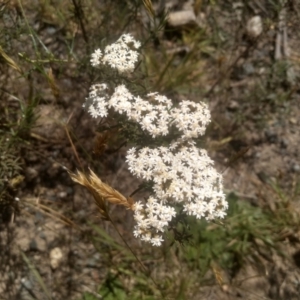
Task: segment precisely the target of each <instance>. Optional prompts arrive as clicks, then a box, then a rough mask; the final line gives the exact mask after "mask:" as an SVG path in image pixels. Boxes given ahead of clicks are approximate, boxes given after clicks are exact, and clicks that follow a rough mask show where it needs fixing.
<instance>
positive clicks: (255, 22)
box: [246, 16, 263, 38]
mask: <svg viewBox="0 0 300 300" xmlns="http://www.w3.org/2000/svg"><path fill="white" fill-rule="evenodd" d="M246 30H247V34H248V35H249V36H250V37H251V38H256V37H258V36H259V35H260V34H261V33H262V31H263V24H262V20H261V17H260V16H255V17H252V18H251V19H250V20H248V22H247V26H246Z"/></svg>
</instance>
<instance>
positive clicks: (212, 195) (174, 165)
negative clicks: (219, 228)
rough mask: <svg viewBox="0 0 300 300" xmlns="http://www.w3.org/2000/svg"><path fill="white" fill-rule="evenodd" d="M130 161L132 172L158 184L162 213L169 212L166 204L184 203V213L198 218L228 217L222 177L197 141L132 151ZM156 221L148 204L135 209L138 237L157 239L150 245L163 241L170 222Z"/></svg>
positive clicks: (129, 155)
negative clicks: (153, 221)
mask: <svg viewBox="0 0 300 300" xmlns="http://www.w3.org/2000/svg"><path fill="white" fill-rule="evenodd" d="M184 144H186V145H184ZM126 159H127V163H128V165H129V170H130V171H131V173H133V174H134V175H135V176H137V177H140V178H143V179H145V180H150V181H153V182H154V186H153V190H154V197H155V198H156V199H159V201H160V210H162V211H164V209H166V210H169V206H167V205H166V204H171V205H172V204H174V203H182V205H183V208H184V211H185V212H186V213H187V214H188V215H193V216H195V217H196V218H198V219H200V218H205V219H206V220H213V219H215V218H224V216H225V215H226V210H227V208H228V204H227V202H226V200H225V195H224V193H223V185H222V177H221V175H220V174H219V173H218V172H217V171H216V170H215V169H214V168H213V161H212V160H211V159H210V158H209V157H208V156H207V153H206V151H205V150H203V149H198V148H197V147H196V146H195V144H194V142H192V141H188V142H185V143H183V144H182V141H181V142H175V143H173V145H171V146H170V147H158V148H154V149H151V148H148V147H145V148H142V149H140V150H136V149H135V148H132V149H130V150H129V151H128V153H127V156H126ZM171 215H172V216H173V214H171ZM152 219H153V214H152V212H149V210H148V203H147V204H146V206H145V208H144V209H142V207H141V205H140V204H139V209H136V210H135V220H136V221H137V225H136V227H135V231H134V234H135V236H139V237H141V239H142V240H145V238H147V240H148V238H149V236H153V237H155V239H154V240H151V239H150V242H151V243H152V244H153V245H154V244H155V245H156V243H157V238H158V237H159V238H160V239H162V236H160V235H159V232H160V233H161V232H163V231H164V229H165V228H166V227H164V226H167V223H166V222H164V223H163V224H164V226H163V227H157V225H156V224H157V223H152ZM160 224H162V223H160Z"/></svg>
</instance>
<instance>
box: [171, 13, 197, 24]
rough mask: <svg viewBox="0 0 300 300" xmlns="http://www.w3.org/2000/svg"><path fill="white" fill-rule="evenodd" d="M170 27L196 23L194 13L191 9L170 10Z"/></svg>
mask: <svg viewBox="0 0 300 300" xmlns="http://www.w3.org/2000/svg"><path fill="white" fill-rule="evenodd" d="M168 24H169V25H170V26H171V27H182V26H184V25H190V24H194V25H197V22H196V16H195V13H194V12H193V11H192V10H183V11H177V12H171V13H170V14H169V18H168Z"/></svg>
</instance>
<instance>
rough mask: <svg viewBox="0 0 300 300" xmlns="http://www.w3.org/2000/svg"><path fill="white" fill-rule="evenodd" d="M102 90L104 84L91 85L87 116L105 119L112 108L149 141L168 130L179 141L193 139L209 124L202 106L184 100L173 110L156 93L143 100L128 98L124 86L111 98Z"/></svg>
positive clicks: (119, 87)
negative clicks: (146, 134) (178, 136)
mask: <svg viewBox="0 0 300 300" xmlns="http://www.w3.org/2000/svg"><path fill="white" fill-rule="evenodd" d="M105 90H107V85H106V84H105V83H103V84H95V85H92V87H91V90H90V93H89V97H88V98H87V101H89V102H90V104H89V109H88V111H89V113H90V114H91V116H92V117H94V118H97V117H106V116H107V115H108V108H113V109H114V110H115V111H116V112H118V113H119V114H126V116H127V117H128V119H129V120H131V121H135V122H137V123H138V124H140V125H141V127H142V129H143V130H145V131H147V132H149V133H150V134H151V136H152V137H153V138H155V137H157V136H159V135H167V134H168V133H169V132H170V129H171V128H172V126H175V127H176V128H177V129H178V130H179V131H180V132H181V134H182V137H183V138H186V139H190V138H196V137H198V136H200V135H203V134H204V132H205V128H206V126H207V124H208V123H209V122H210V112H209V110H208V108H207V105H206V104H205V103H195V102H192V101H188V100H184V101H181V103H180V104H179V107H178V108H173V107H172V101H171V100H170V99H168V98H167V97H165V96H162V95H159V94H158V93H149V94H148V95H147V99H146V100H145V99H142V98H141V97H140V96H134V95H133V94H131V93H130V91H129V90H128V89H127V88H126V86H125V85H119V86H117V87H116V88H115V90H114V92H113V94H112V95H111V96H109V95H108V94H105ZM84 106H85V105H84Z"/></svg>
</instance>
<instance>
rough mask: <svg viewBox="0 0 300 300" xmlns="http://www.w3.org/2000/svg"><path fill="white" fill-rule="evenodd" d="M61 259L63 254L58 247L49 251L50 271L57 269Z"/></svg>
mask: <svg viewBox="0 0 300 300" xmlns="http://www.w3.org/2000/svg"><path fill="white" fill-rule="evenodd" d="M62 259H63V253H62V251H61V249H60V248H59V247H55V248H53V249H52V250H51V251H50V265H51V268H52V269H57V267H58V266H59V264H60V262H61V261H62Z"/></svg>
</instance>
